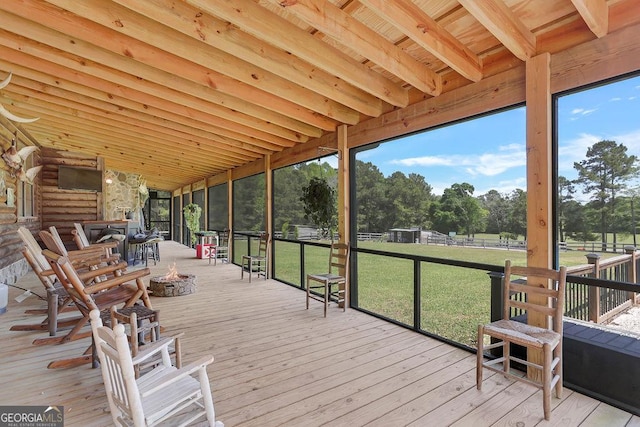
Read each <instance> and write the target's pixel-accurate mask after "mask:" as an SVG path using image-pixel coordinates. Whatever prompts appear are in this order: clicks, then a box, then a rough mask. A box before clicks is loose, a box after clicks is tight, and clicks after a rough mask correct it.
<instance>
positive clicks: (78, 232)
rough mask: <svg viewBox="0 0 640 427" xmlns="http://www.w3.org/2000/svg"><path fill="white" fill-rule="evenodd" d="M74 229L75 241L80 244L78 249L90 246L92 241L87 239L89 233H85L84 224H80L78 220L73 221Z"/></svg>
mask: <svg viewBox="0 0 640 427" xmlns="http://www.w3.org/2000/svg"><path fill="white" fill-rule="evenodd" d="M73 227H74V228H75V229H74V230H72V231H71V234H73V241H74V242H75V243H76V245H77V246H78V249H84V248H88V247H89V245H90V243H89V239H87V235H86V234H85V233H84V228H82V224H78V223H77V222H74V223H73Z"/></svg>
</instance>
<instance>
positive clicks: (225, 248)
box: [209, 229, 229, 265]
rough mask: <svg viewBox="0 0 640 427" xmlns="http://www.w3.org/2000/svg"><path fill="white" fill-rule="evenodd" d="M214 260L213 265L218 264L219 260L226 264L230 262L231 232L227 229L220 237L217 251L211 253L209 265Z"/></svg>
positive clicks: (216, 247)
mask: <svg viewBox="0 0 640 427" xmlns="http://www.w3.org/2000/svg"><path fill="white" fill-rule="evenodd" d="M212 258H213V265H216V264H218V258H220V260H221V261H222V262H223V263H224V262H229V230H228V229H226V230H224V231H223V232H222V233H220V234H219V235H218V244H217V245H216V246H215V250H213V249H212V250H210V251H209V264H211V259H212Z"/></svg>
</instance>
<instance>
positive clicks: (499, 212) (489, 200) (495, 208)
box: [478, 190, 509, 234]
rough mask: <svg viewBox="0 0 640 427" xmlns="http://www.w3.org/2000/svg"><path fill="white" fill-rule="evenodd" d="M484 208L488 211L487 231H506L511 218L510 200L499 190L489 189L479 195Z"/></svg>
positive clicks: (496, 232)
mask: <svg viewBox="0 0 640 427" xmlns="http://www.w3.org/2000/svg"><path fill="white" fill-rule="evenodd" d="M478 200H479V201H480V204H481V205H482V207H483V209H485V210H486V211H487V228H486V230H485V231H486V232H487V233H495V234H500V233H502V232H503V231H506V227H507V223H508V222H507V221H508V219H509V202H508V200H507V199H506V198H505V197H504V196H503V195H502V194H500V193H498V191H496V190H489V191H488V192H487V193H486V194H484V195H482V196H480V197H478Z"/></svg>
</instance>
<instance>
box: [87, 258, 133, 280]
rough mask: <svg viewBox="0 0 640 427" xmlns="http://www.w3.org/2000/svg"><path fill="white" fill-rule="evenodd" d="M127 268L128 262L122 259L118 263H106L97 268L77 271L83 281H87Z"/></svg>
mask: <svg viewBox="0 0 640 427" xmlns="http://www.w3.org/2000/svg"><path fill="white" fill-rule="evenodd" d="M126 268H127V263H126V262H124V261H122V262H119V263H118V264H114V265H105V266H103V267H99V268H96V269H95V270H86V271H76V273H78V277H79V278H80V280H82V281H83V282H87V281H89V280H91V279H95V278H96V277H99V276H103V275H106V274H113V273H115V272H116V271H120V270H124V269H126Z"/></svg>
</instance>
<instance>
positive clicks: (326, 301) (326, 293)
mask: <svg viewBox="0 0 640 427" xmlns="http://www.w3.org/2000/svg"><path fill="white" fill-rule="evenodd" d="M329 292H331V291H330V287H329V282H328V281H325V282H324V317H327V306H328V305H329Z"/></svg>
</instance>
